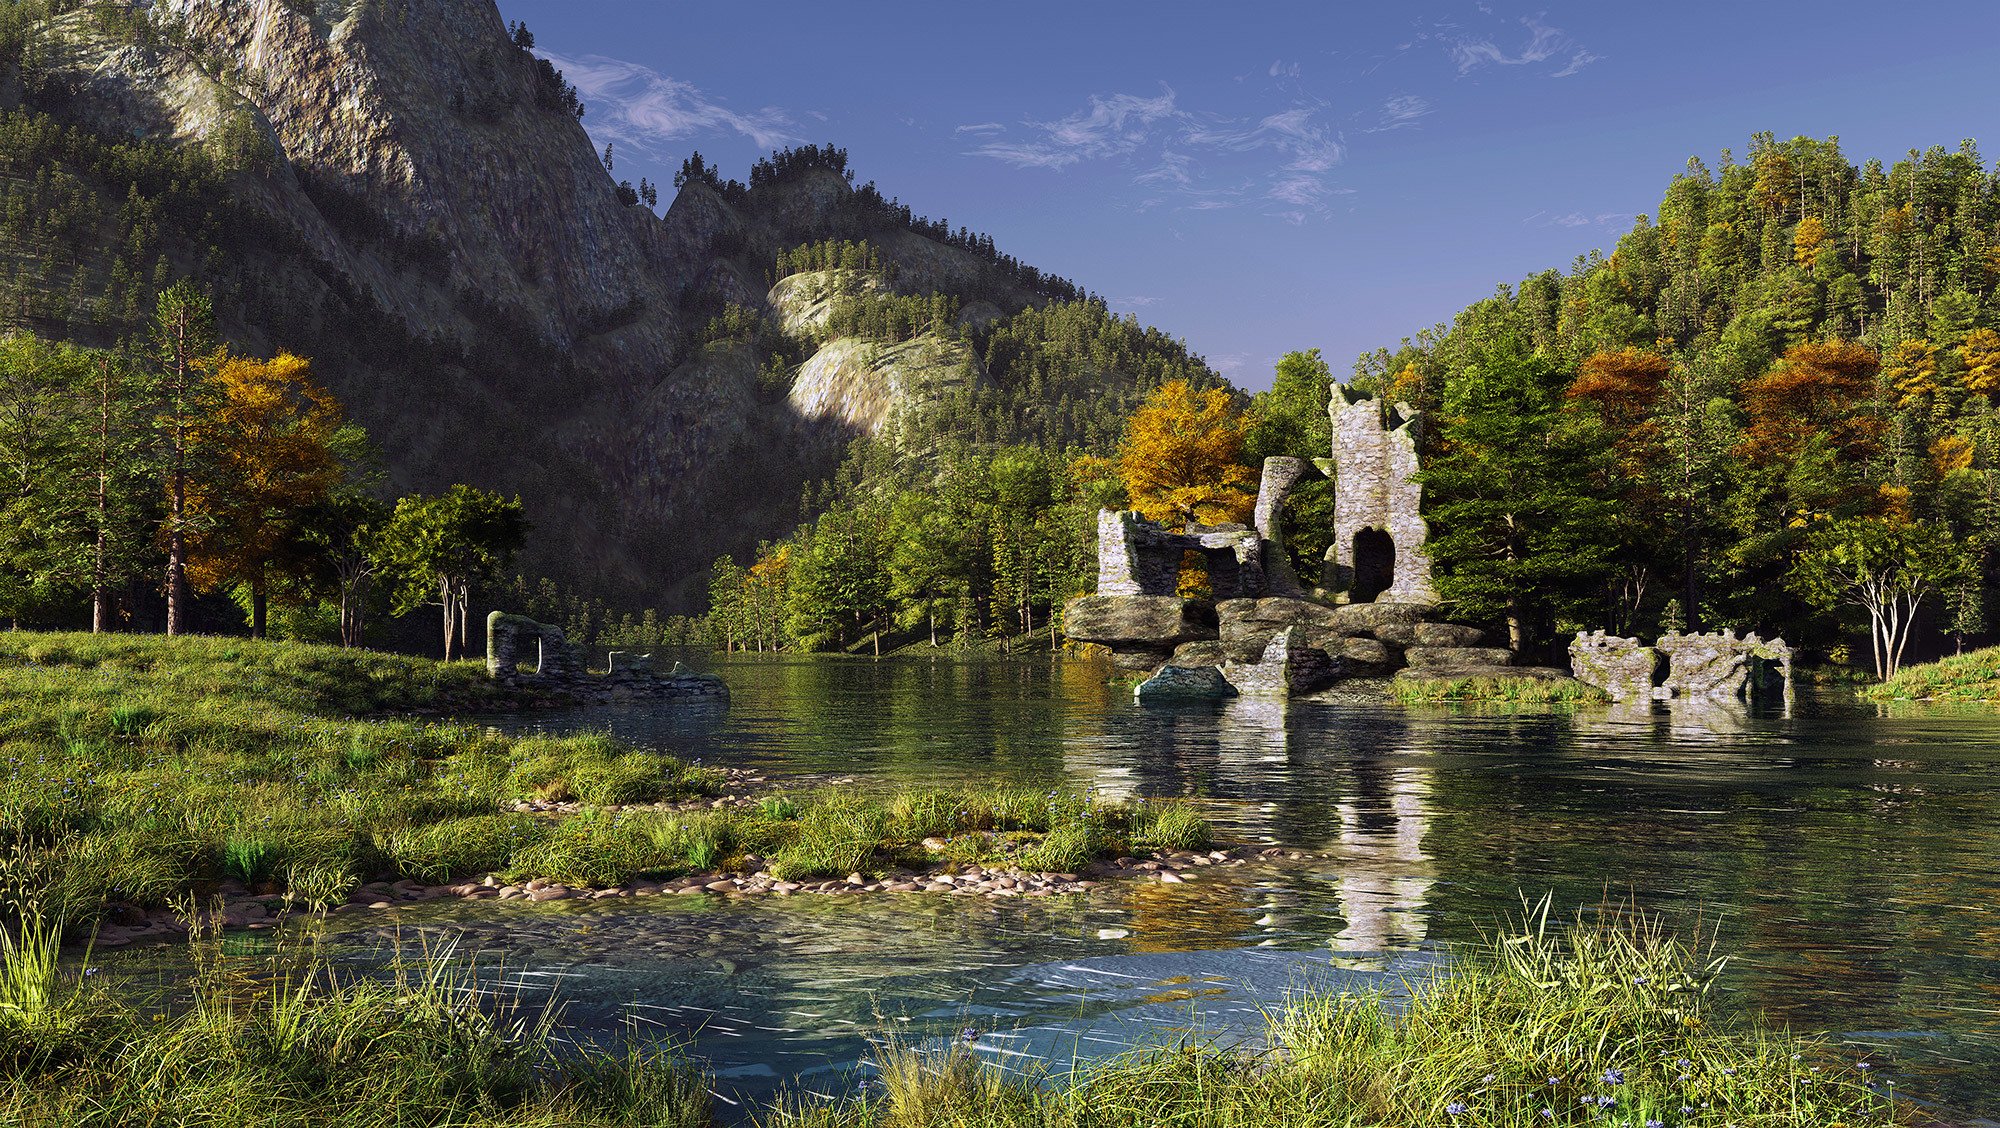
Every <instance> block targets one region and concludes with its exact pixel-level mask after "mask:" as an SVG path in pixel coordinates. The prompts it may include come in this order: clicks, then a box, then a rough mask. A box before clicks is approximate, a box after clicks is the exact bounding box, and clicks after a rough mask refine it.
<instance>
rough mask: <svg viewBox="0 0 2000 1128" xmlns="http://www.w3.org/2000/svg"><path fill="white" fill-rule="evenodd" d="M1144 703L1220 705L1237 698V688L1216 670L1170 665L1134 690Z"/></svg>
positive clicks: (1171, 663)
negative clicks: (1224, 699) (1172, 702)
mask: <svg viewBox="0 0 2000 1128" xmlns="http://www.w3.org/2000/svg"><path fill="white" fill-rule="evenodd" d="M1132 696H1133V697H1134V698H1136V699H1137V700H1140V701H1220V700H1222V699H1223V698H1226V697H1234V696H1236V687H1235V686H1233V685H1230V684H1229V679H1227V678H1225V677H1223V676H1222V671H1221V670H1219V669H1217V668H1215V667H1214V666H1183V665H1179V664H1177V663H1174V662H1169V663H1167V664H1166V665H1164V666H1161V667H1160V669H1159V671H1158V672H1157V673H1155V674H1154V675H1153V676H1152V677H1150V678H1147V679H1146V680H1145V681H1142V682H1140V683H1139V684H1138V686H1137V687H1136V688H1134V689H1133V690H1132Z"/></svg>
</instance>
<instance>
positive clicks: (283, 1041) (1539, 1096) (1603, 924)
mask: <svg viewBox="0 0 2000 1128" xmlns="http://www.w3.org/2000/svg"><path fill="white" fill-rule="evenodd" d="M27 918H28V919H30V920H34V919H35V917H34V916H33V914H27ZM55 944H56V940H55V930H53V929H52V928H49V927H47V926H43V927H40V928H32V927H31V928H29V929H25V930H20V929H17V930H16V931H15V933H13V934H11V935H10V936H9V939H8V941H7V942H6V943H5V944H4V945H0V1122H5V1123H10V1124H11V1123H20V1124H28V1125H64V1126H71V1125H74V1126H78V1128H99V1126H106V1128H108V1126H111V1125H128V1124H218V1125H219V1124H230V1125H252V1126H263V1125H271V1126H274V1128H275V1126H277V1125H286V1126H291V1125H305V1126H308V1128H318V1126H325V1128H387V1126H390V1125H412V1126H414V1125H427V1126H428V1125H488V1126H493V1128H499V1126H507V1128H543V1126H547V1128H554V1126H556V1125H574V1126H578V1128H598V1126H612V1125H618V1126H639V1125H649V1126H661V1128H698V1126H702V1125H709V1124H712V1123H714V1114H715V1110H714V1109H713V1108H712V1107H711V1105H710V1102H709V1098H708V1093H707V1089H708V1086H707V1084H706V1079H705V1078H703V1077H702V1076H701V1075H700V1074H699V1073H698V1072H697V1071H696V1070H695V1069H694V1068H692V1067H691V1066H690V1065H689V1064H687V1062H686V1060H685V1058H684V1057H682V1056H681V1054H680V1053H679V1052H678V1051H677V1049H676V1048H675V1047H674V1046H672V1045H663V1044H650V1043H647V1042H646V1041H644V1040H643V1039H639V1038H637V1037H636V1036H635V1037H634V1039H633V1040H632V1041H630V1042H629V1043H628V1044H627V1045H626V1046H625V1047H623V1048H622V1049H620V1050H617V1051H615V1052H607V1051H603V1050H593V1049H579V1048H578V1047H579V1046H585V1045H588V1044H589V1043H588V1041H587V1040H585V1039H580V1038H575V1037H573V1036H572V1034H573V1032H572V1031H569V1030H566V1029H565V1028H564V1027H563V1025H562V1017H561V1012H560V1008H559V1006H557V1007H551V1008H546V1009H542V1010H539V1011H530V1010H529V1009H527V1008H525V1007H524V1006H522V1005H521V1004H520V1003H519V1002H518V1000H514V999H511V998H509V997H508V996H505V995H502V994H497V993H495V992H494V991H493V990H492V989H490V988H489V987H486V986H485V985H483V984H482V983H481V982H479V981H478V980H476V979H475V978H474V977H473V976H472V975H471V973H469V972H468V971H466V970H464V969H465V968H466V967H467V961H465V960H463V959H461V958H459V954H458V953H456V952H454V951H452V950H451V949H449V948H447V949H444V950H442V951H418V952H405V953H404V954H403V955H402V956H401V957H399V958H398V960H397V961H396V962H395V963H394V964H392V966H391V967H390V968H389V969H388V971H387V973H386V974H383V975H377V976H374V977H363V976H359V975H354V974H349V973H341V972H337V971H336V970H334V969H333V968H332V967H330V966H329V965H328V964H327V963H325V962H324V961H322V960H319V959H318V958H316V956H315V955H314V954H313V953H310V952H308V953H296V952H290V951H286V950H283V949H279V950H277V951H275V952H272V953H270V954H267V955H260V956H250V955H241V954H237V955H231V954H228V953H227V952H226V950H225V949H224V947H223V946H222V945H220V944H219V943H218V942H217V940H216V937H215V935H214V933H213V932H212V931H210V930H207V929H205V928H197V929H196V930H195V931H194V933H193V935H192V939H191V949H192V955H193V964H194V967H195V971H194V974H193V976H192V979H191V981H190V982H189V983H187V984H186V985H185V990H184V991H183V992H182V999H181V1000H180V1001H178V1002H176V1003H175V1004H174V1005H172V1006H168V1007H162V1006H160V1005H158V1004H154V1003H149V1002H134V1001H133V999H132V997H131V996H130V995H129V994H126V993H123V992H119V991H117V990H115V989H113V988H110V987H106V986H104V985H102V983H101V981H96V980H91V979H88V978H86V977H84V976H82V975H80V974H79V973H78V971H77V970H75V969H74V967H72V968H71V969H70V970H67V971H66V970H65V965H64V964H62V963H61V962H59V961H58V960H57V959H56V958H55V951H56V949H55ZM1721 966H1722V961H1719V960H1715V959H1713V958H1710V957H1709V956H1708V955H1706V954H1704V953H1703V952H1701V951H1700V950H1699V949H1697V948H1693V947H1690V946H1688V945H1685V944H1682V943H1680V942H1678V941H1676V940H1675V939H1674V938H1673V937H1671V936H1669V935H1667V934H1666V933H1665V932H1664V931H1663V930H1662V929H1661V927H1660V926H1659V925H1658V924H1657V923H1656V922H1654V921H1651V920H1648V919H1645V918H1641V917H1634V916H1629V915H1623V914H1616V913H1608V914H1600V915H1599V916H1597V917H1596V918H1594V919H1593V920H1592V921H1590V922H1589V923H1586V922H1585V921H1584V919H1583V918H1581V917H1580V918H1579V919H1578V923H1577V924H1575V925H1574V926H1572V927H1568V928H1561V927H1551V926H1550V925H1549V924H1548V921H1547V915H1546V906H1543V907H1542V908H1540V909H1537V910H1536V911H1533V912H1530V913H1529V914H1527V915H1526V918H1525V919H1524V920H1523V921H1521V922H1519V923H1517V924H1516V925H1514V926H1512V927H1510V928H1508V929H1506V930H1504V931H1503V932H1502V933H1500V934H1498V935H1495V936H1493V937H1492V938H1491V939H1490V941H1489V942H1488V943H1487V944H1485V945H1484V946H1481V947H1479V948H1476V949H1473V950H1468V951H1464V952H1459V953H1457V954H1456V958H1455V959H1453V960H1452V961H1451V962H1449V963H1447V964H1444V965H1442V966H1441V967H1439V968H1438V969H1437V970H1436V971H1434V972H1431V973H1428V974H1425V975H1423V976H1420V977H1418V978H1416V979H1414V980H1412V981H1410V982H1409V983H1407V984H1406V987H1407V990H1406V991H1403V992H1398V993H1397V995H1396V996H1394V997H1392V996H1390V995H1387V994H1370V993H1362V994H1349V995H1341V994H1335V993H1330V992H1326V991H1317V990H1312V989H1309V988H1301V989H1300V990H1299V991H1297V992H1296V993H1295V994H1294V995H1293V997H1292V998H1291V999H1290V1000H1289V1001H1288V1002H1287V1003H1286V1004H1285V1005H1283V1006H1282V1007H1280V1008H1278V1009H1277V1010H1275V1011H1273V1012H1272V1013H1270V1014H1269V1015H1268V1016H1267V1018H1268V1022H1269V1031H1268V1035H1267V1041H1268V1045H1269V1047H1270V1048H1269V1049H1266V1050H1262V1051H1246V1050H1232V1049H1225V1048H1219V1047H1217V1046H1215V1045H1213V1044H1209V1043H1204V1042H1201V1041H1198V1040H1193V1039H1184V1040H1182V1041H1179V1042H1175V1043H1170V1044H1157V1045H1154V1046H1151V1047H1147V1048H1142V1049H1139V1050H1135V1051H1132V1052H1130V1053H1128V1054H1126V1055H1124V1056H1121V1057H1117V1058H1114V1059H1111V1060H1107V1061H1100V1062H1096V1063H1092V1064H1086V1065H1083V1066H1079V1067H1078V1068H1077V1069H1076V1070H1074V1071H1073V1072H1066V1073H1062V1074H1059V1075H1055V1076H1046V1075H1033V1074H1029V1075H1023V1074H1021V1073H1018V1072H1015V1073H1003V1072H1001V1071H1000V1070H998V1069H996V1068H995V1067H993V1066H991V1065H989V1064H986V1063H984V1062H982V1061H980V1060H979V1059H978V1058H977V1057H976V1056H975V1055H974V1054H973V1053H972V1051H971V1050H969V1049H968V1048H966V1047H965V1046H964V1045H963V1044H962V1043H958V1042H956V1041H954V1042H953V1043H951V1046H950V1048H949V1049H944V1050H934V1051H926V1050H924V1049H923V1048H921V1047H918V1046H913V1045H910V1044H907V1043H905V1044H902V1045H894V1044H892V1045H888V1046H885V1047H883V1052H881V1053H879V1054H878V1055H876V1061H877V1064H878V1065H879V1067H880V1077H879V1080H878V1083H877V1084H876V1085H875V1086H873V1088H872V1090H871V1095H867V1096H861V1097H855V1098H850V1099H845V1100H840V1101H837V1102H833V1103H820V1102H801V1101H791V1102H785V1103H784V1104H782V1105H781V1106H780V1107H778V1108H776V1109H768V1110H763V1111H761V1112H759V1113H757V1114H755V1119H754V1120H752V1121H751V1123H754V1124H757V1125H761V1126H762V1128H1312V1126H1323V1128H1374V1126H1383V1128H1386V1126H1390V1125H1394V1126H1398V1128H1500V1126H1507V1128H1515V1126H1526V1125H1544V1124H1546V1125H1556V1126H1579V1128H1580V1126H1590V1128H1611V1126H1615V1125H1627V1126H1629V1128H1643V1126H1645V1125H1648V1124H1654V1123H1657V1124H1658V1125H1661V1126H1664V1128H1725V1126H1737V1128H1833V1126H1836V1125H1838V1126H1842V1128H1888V1126H1892V1125H1909V1124H1914V1123H1918V1122H1920V1121H1919V1116H1918V1112H1917V1110H1916V1109H1915V1108H1914V1107H1913V1106H1912V1105H1910V1104H1909V1103H1908V1102H1904V1101H1900V1100H1896V1099H1894V1098H1891V1097H1889V1096H1886V1095H1884V1094H1883V1093H1882V1092H1881V1091H1878V1089H1877V1088H1876V1087H1875V1086H1873V1085H1872V1084H1871V1077H1870V1076H1869V1074H1868V1073H1866V1072H1865V1071H1863V1070H1862V1069H1860V1068H1858V1067H1857V1066H1858V1063H1857V1061H1856V1059H1855V1057H1854V1056H1853V1055H1852V1054H1850V1053H1846V1052H1843V1051H1842V1050H1841V1048H1839V1047H1836V1046H1834V1045H1831V1044H1829V1043H1826V1042H1824V1041H1820V1040H1816V1039H1813V1038H1810V1037H1802V1036H1796V1035H1793V1034H1791V1033H1788V1032H1785V1031H1782V1030H1777V1029H1773V1028H1771V1027H1768V1026H1765V1025H1763V1024H1760V1023H1758V1022H1756V1021H1753V1020H1750V1019H1748V1018H1746V1017H1744V1016H1740V1015H1731V1014H1730V1013H1728V1012H1726V1011H1724V1010H1722V1009H1721V1008H1720V1006H1719V1005H1718V1000H1717V997H1716V995H1715V993H1714V991H1713V986H1714V983H1715V980H1716V976H1717V974H1718V972H1719V971H1720V969H1721ZM1600 1100H1608V1101H1609V1102H1610V1103H1609V1104H1608V1105H1604V1106H1602V1107H1600V1105H1599V1103H1598V1102H1599V1101H1600ZM1544 1109H1546V1110H1548V1111H1547V1112H1546V1113H1544V1112H1543V1110H1544Z"/></svg>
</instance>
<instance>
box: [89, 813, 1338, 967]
mask: <svg viewBox="0 0 2000 1128" xmlns="http://www.w3.org/2000/svg"><path fill="white" fill-rule="evenodd" d="M931 842H937V843H938V845H939V846H940V847H941V846H942V845H943V843H942V842H941V841H938V840H932V839H927V840H926V844H927V845H928V844H930V843H931ZM1310 856H1311V855H1308V854H1306V853H1305V852H1304V851H1299V850H1286V849H1283V848H1282V847H1256V846H1238V847H1230V848H1221V849H1215V850H1209V851H1206V852H1197V851H1192V850H1175V851H1166V852H1162V853H1158V854H1154V855H1149V856H1145V857H1121V858H1117V859H1114V860H1111V861H1107V862H1098V863H1094V864H1092V865H1090V866H1087V867H1085V868H1084V869H1082V870H1080V871H1078V872H1077V873H1044V872H1036V871H1032V870H1021V869H1014V868H1005V867H985V866H977V865H972V866H965V867H963V868H957V869H947V868H939V869H936V870H928V871H917V870H892V871H890V872H888V873H885V874H882V875H881V876H879V877H870V876H867V875H863V874H859V873H852V874H849V875H847V877H846V878H844V879H838V880H809V881H780V880H778V879H776V878H774V877H772V876H771V874H770V873H769V872H767V871H765V870H762V869H746V870H737V871H732V872H723V871H716V872H712V873H706V874H694V875H689V876H687V877H681V878H675V879H673V880H670V881H640V882H634V883H632V884H629V885H618V886H612V887H610V888H603V889H597V888H590V887H584V886H569V885H563V884H561V883H558V882H553V881H543V880H540V879H536V880H532V881H527V882H522V883H519V884H508V883H505V882H502V881H501V880H500V879H499V878H498V877H497V876H495V875H492V874H489V875H487V876H486V877H484V878H483V879H481V880H479V881H476V882H457V883H453V884H447V885H426V884H423V883H422V882H417V881H410V880H403V881H396V882H386V881H372V882H369V883H367V884H365V885H362V886H360V887H359V888H357V889H356V890H355V891H354V893H353V894H352V895H351V897H350V899H349V900H348V902H347V903H346V904H344V905H339V906H336V907H335V908H333V909H332V910H330V911H331V912H332V913H334V914H344V913H367V912H380V911H384V910H393V909H396V908H399V907H402V906H405V905H414V904H421V903H426V902H432V901H449V900H458V901H527V902H530V903H540V902H545V901H583V900H590V901H604V900H617V899H625V898H636V897H672V896H715V897H734V898H742V897H754V896H774V897H791V896H797V895H805V894H814V893H817V894H827V895H850V896H851V895H854V894H860V893H937V894H944V895H949V896H957V897H987V898H992V899H1000V898H1009V897H1055V896H1063V895H1067V894H1077V893H1086V892H1088V891H1090V890H1092V889H1096V888H1098V887H1100V886H1104V885H1108V884H1112V883H1116V882H1135V881H1137V882H1153V883H1158V884H1165V885H1178V884H1185V883H1187V882H1191V881H1194V880H1196V879H1197V875H1198V874H1199V873H1200V872H1201V871H1203V870H1207V869H1222V868H1229V867H1235V866H1242V865H1246V864H1248V863H1250V862H1253V861H1263V862H1275V861H1304V860H1306V859H1308V858H1309V857H1310ZM744 860H745V862H746V863H753V862H754V861H756V860H758V859H755V858H754V855H752V856H746V858H745V859H744ZM215 896H216V899H217V900H218V901H219V902H220V906H219V909H218V910H217V911H216V912H215V913H214V916H213V919H214V921H215V923H216V924H218V925H220V927H222V928H223V929H225V930H260V929H269V928H273V927H275V926H276V925H277V924H278V923H280V921H282V920H283V919H284V917H285V916H287V915H288V912H290V911H304V910H288V909H287V906H286V899H285V897H284V896H283V895H282V894H278V893H258V892H255V891H253V890H251V889H248V888H246V887H244V886H243V885H242V884H241V883H239V882H234V881H226V882H223V883H222V884H221V885H219V886H218V887H217V888H216V891H215ZM187 931H188V926H187V923H186V922H185V921H184V920H182V919H180V918H179V917H178V916H176V915H175V914H173V913H172V912H170V911H161V910H155V911H153V912H147V911H146V910H143V909H139V908H138V907H136V906H133V905H115V906H113V907H112V908H111V910H110V911H108V912H107V913H106V915H105V923H104V924H102V925H101V926H100V927H99V929H98V931H97V934H96V935H95V936H94V937H93V938H92V939H91V941H90V943H91V944H92V945H94V946H95V947H99V948H121V947H125V946H126V945H129V944H133V943H136V942H138V941H142V940H171V939H175V938H177V937H180V936H185V935H186V934H187Z"/></svg>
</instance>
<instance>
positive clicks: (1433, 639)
mask: <svg viewBox="0 0 2000 1128" xmlns="http://www.w3.org/2000/svg"><path fill="white" fill-rule="evenodd" d="M1410 630H1411V633H1412V634H1413V635H1414V636H1415V637H1414V638H1413V639H1412V641H1410V642H1408V643H1405V644H1404V645H1406V646H1456V647H1465V646H1478V645H1479V644H1480V643H1482V642H1484V641H1486V632H1485V631H1482V630H1480V629H1479V628H1478V627H1466V626H1460V625H1459V624H1457V623H1417V624H1415V625H1413V626H1412V627H1411V628H1410ZM1375 637H1377V638H1381V637H1382V634H1381V632H1380V631H1377V632H1376V634H1375ZM1383 641H1385V642H1386V641H1388V640H1387V639H1383Z"/></svg>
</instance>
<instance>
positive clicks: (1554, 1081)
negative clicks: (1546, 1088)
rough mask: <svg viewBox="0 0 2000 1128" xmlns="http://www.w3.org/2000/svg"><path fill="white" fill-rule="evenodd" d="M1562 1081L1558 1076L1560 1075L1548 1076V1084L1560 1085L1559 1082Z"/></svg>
mask: <svg viewBox="0 0 2000 1128" xmlns="http://www.w3.org/2000/svg"><path fill="white" fill-rule="evenodd" d="M1562 1083H1563V1082H1562V1078H1560V1077H1551V1078H1549V1084H1550V1085H1560V1084H1562Z"/></svg>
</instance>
